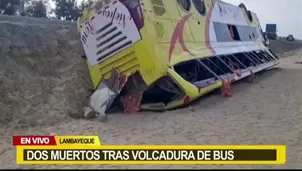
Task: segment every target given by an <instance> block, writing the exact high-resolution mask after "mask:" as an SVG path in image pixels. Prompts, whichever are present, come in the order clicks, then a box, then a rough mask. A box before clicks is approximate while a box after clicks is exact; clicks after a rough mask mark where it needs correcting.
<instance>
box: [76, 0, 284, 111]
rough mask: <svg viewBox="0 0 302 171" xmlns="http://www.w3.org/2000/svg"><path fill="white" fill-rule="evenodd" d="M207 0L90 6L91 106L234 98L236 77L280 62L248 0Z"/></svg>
mask: <svg viewBox="0 0 302 171" xmlns="http://www.w3.org/2000/svg"><path fill="white" fill-rule="evenodd" d="M183 2H186V3H187V4H188V3H190V4H191V6H185V7H184V5H185V4H184V3H183ZM200 2H201V3H192V2H191V0H186V1H164V0H158V1H156V2H155V1H151V0H119V1H116V0H111V1H104V0H98V1H97V2H96V3H95V4H94V5H93V6H92V7H89V8H88V9H87V10H86V11H84V13H83V16H81V18H80V19H79V20H78V30H79V33H80V39H81V41H82V44H83V47H84V49H85V54H86V56H87V59H86V60H87V65H88V68H89V72H90V76H91V79H92V82H93V86H94V88H95V92H94V93H93V95H92V96H91V98H90V108H91V109H93V110H94V111H95V112H97V113H99V114H106V113H110V112H111V109H113V108H114V109H116V110H120V111H123V112H124V113H135V112H138V111H140V110H152V111H164V110H168V109H174V108H177V107H180V106H183V105H186V104H188V103H190V102H191V101H193V100H195V99H197V98H198V97H200V96H203V95H205V94H206V93H209V92H211V91H213V90H215V89H218V88H221V89H222V90H221V92H223V93H222V94H223V95H224V96H225V97H231V94H232V93H231V84H232V83H233V82H236V81H238V80H241V79H244V78H248V79H249V81H250V82H252V81H253V80H254V79H255V74H256V73H258V72H261V71H264V70H267V69H270V68H272V67H274V66H275V65H277V64H278V59H279V58H278V57H277V56H276V55H275V54H273V53H272V52H271V51H270V50H269V49H268V47H267V44H268V40H267V38H266V37H264V34H263V32H262V29H261V27H260V23H259V20H258V18H257V15H256V14H255V13H253V12H251V11H249V10H248V9H247V8H246V7H245V6H244V4H240V6H234V5H231V4H228V3H225V2H222V1H220V0H200ZM196 5H200V6H196ZM194 6H195V9H199V10H203V11H198V12H197V11H196V10H194ZM175 11H176V12H175Z"/></svg>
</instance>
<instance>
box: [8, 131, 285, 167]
mask: <svg viewBox="0 0 302 171" xmlns="http://www.w3.org/2000/svg"><path fill="white" fill-rule="evenodd" d="M13 144H14V146H16V150H17V157H16V158H17V164H284V163H285V161H286V158H285V156H286V147H285V145H210V146H201V145H119V146H110V145H101V141H100V138H99V137H98V136H14V137H13Z"/></svg>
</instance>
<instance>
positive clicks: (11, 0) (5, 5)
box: [0, 0, 20, 15]
mask: <svg viewBox="0 0 302 171" xmlns="http://www.w3.org/2000/svg"><path fill="white" fill-rule="evenodd" d="M16 5H20V0H0V14H4V15H15V14H16V12H17V9H16Z"/></svg>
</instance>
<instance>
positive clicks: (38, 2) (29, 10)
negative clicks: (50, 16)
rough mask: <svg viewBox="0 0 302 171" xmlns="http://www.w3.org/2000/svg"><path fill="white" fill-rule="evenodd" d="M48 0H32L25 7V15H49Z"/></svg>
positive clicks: (44, 16)
mask: <svg viewBox="0 0 302 171" xmlns="http://www.w3.org/2000/svg"><path fill="white" fill-rule="evenodd" d="M47 3H48V0H32V1H30V2H29V4H27V6H26V8H25V15H26V16H29V17H43V18H46V17H47Z"/></svg>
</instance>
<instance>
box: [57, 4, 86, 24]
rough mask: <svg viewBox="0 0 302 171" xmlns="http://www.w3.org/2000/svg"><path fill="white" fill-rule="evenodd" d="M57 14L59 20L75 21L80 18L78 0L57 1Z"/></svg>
mask: <svg viewBox="0 0 302 171" xmlns="http://www.w3.org/2000/svg"><path fill="white" fill-rule="evenodd" d="M55 4H56V8H55V14H56V16H57V18H58V19H65V20H69V21H75V20H77V19H78V17H79V16H80V10H79V8H78V6H77V3H76V0H56V1H55Z"/></svg>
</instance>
